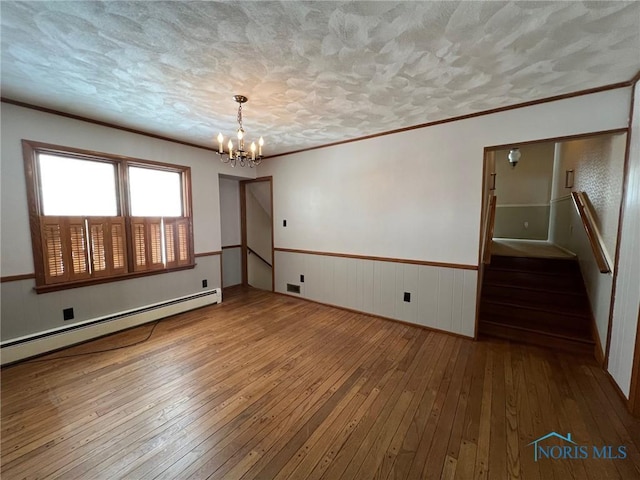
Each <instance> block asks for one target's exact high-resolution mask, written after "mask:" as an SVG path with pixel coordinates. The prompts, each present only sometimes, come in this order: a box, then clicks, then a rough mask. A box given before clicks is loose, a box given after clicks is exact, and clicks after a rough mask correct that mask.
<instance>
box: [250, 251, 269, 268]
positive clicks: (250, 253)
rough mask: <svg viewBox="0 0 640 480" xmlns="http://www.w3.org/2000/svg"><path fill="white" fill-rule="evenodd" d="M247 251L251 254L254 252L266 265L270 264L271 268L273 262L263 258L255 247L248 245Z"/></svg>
mask: <svg viewBox="0 0 640 480" xmlns="http://www.w3.org/2000/svg"><path fill="white" fill-rule="evenodd" d="M247 252H248V253H249V255H251V254H252V253H253V254H254V255H255V256H256V257H258V258H259V259H260V260H262V263H265V264H266V265H268V266H269V268H271V264H270V263H269V262H267V261H266V260H265V259H264V258H262V257H261V256H260V254H259V253H258V252H256V251H255V250H254V249H253V248H251V247H249V246H247Z"/></svg>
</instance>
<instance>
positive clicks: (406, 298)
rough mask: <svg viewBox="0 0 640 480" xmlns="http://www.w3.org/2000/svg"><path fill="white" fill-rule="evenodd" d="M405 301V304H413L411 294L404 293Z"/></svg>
mask: <svg viewBox="0 0 640 480" xmlns="http://www.w3.org/2000/svg"><path fill="white" fill-rule="evenodd" d="M404 301H405V302H411V293H409V292H404Z"/></svg>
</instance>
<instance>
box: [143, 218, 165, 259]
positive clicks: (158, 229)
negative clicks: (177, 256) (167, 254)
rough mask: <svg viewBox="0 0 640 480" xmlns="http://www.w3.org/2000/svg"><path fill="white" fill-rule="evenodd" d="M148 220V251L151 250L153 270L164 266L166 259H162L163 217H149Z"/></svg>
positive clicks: (150, 257) (150, 256)
mask: <svg viewBox="0 0 640 480" xmlns="http://www.w3.org/2000/svg"><path fill="white" fill-rule="evenodd" d="M146 222H147V233H148V236H147V238H148V244H147V251H148V252H149V268H150V269H152V270H156V269H159V268H164V261H163V259H162V219H161V218H148V219H147V220H146Z"/></svg>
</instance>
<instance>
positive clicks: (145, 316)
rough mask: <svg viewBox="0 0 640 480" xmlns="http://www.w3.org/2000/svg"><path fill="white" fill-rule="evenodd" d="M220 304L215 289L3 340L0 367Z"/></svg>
mask: <svg viewBox="0 0 640 480" xmlns="http://www.w3.org/2000/svg"><path fill="white" fill-rule="evenodd" d="M221 302H222V289H220V288H216V289H213V290H208V291H206V292H201V293H197V294H193V295H187V296H184V297H179V298H174V299H171V300H166V301H163V302H159V303H155V304H152V305H147V306H144V307H139V308H135V309H132V310H127V311H124V312H120V313H115V314H112V315H107V316H104V317H99V318H93V319H90V320H85V321H82V322H78V323H74V324H72V325H69V326H63V327H58V328H54V329H51V330H46V331H43V332H38V333H35V334H32V335H26V336H23V337H19V338H13V339H10V340H5V341H3V342H0V365H9V364H11V363H14V362H18V361H20V360H24V359H26V358H30V357H34V356H37V355H42V354H43V353H47V352H52V351H55V350H59V349H61V348H65V347H69V346H72V345H76V344H78V343H82V342H86V341H87V340H91V339H94V338H98V337H102V336H104V335H108V334H111V333H115V332H119V331H121V330H125V329H127V328H131V327H136V326H138V325H143V324H145V323H148V322H153V321H155V320H160V319H162V318H165V317H169V316H171V315H176V314H178V313H182V312H186V311H189V310H193V309H196V308H200V307H204V306H207V305H214V304H217V303H221Z"/></svg>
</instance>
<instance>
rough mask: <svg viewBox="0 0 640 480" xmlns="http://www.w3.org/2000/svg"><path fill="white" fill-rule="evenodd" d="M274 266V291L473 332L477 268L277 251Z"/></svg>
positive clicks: (410, 321) (437, 327)
mask: <svg viewBox="0 0 640 480" xmlns="http://www.w3.org/2000/svg"><path fill="white" fill-rule="evenodd" d="M275 262H276V264H275V276H276V285H275V290H276V292H279V293H285V294H290V295H293V296H300V297H303V298H307V299H309V300H314V301H318V302H322V303H327V304H330V305H336V306H339V307H345V308H350V309H353V310H358V311H361V312H366V313H371V314H375V315H380V316H383V317H387V318H392V319H396V320H401V321H404V322H409V323H415V324H419V325H424V326H426V327H430V328H435V329H438V330H444V331H447V332H453V333H457V334H461V335H467V336H473V334H474V325H475V308H476V285H477V278H478V274H477V271H476V270H469V269H459V268H450V267H440V266H432V265H419V264H410V263H402V262H396V261H386V260H370V259H362V258H351V257H344V256H334V255H318V254H310V253H300V252H285V251H278V250H276V255H275ZM300 275H304V283H301V282H300ZM287 284H293V285H296V286H300V293H299V294H298V293H292V292H290V291H288V289H287ZM405 292H406V293H408V294H409V296H410V298H409V301H405Z"/></svg>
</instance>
